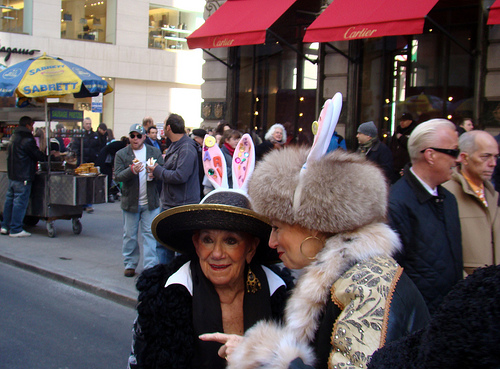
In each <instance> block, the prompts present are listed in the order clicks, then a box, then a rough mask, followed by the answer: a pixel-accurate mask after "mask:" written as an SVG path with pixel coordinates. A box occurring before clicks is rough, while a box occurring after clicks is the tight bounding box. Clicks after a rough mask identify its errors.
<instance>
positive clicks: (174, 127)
mask: <svg viewBox="0 0 500 369" xmlns="http://www.w3.org/2000/svg"><path fill="white" fill-rule="evenodd" d="M164 131H165V135H166V136H167V138H169V139H170V140H171V141H172V144H171V145H170V146H169V147H168V149H167V151H166V152H165V164H164V165H163V166H161V165H158V164H156V165H154V166H152V167H150V168H149V169H150V170H152V171H153V174H154V176H155V178H158V179H160V180H161V181H162V182H163V188H162V191H161V207H162V211H164V210H167V209H170V208H173V207H174V206H180V205H188V204H198V203H199V202H200V200H201V199H200V181H199V174H198V150H197V144H196V142H194V140H192V139H191V138H189V137H188V135H187V134H186V128H185V125H184V119H183V118H182V117H181V116H180V115H177V114H170V115H169V117H168V118H167V119H166V120H165V125H164ZM157 252H158V257H159V258H160V263H161V264H168V263H169V262H170V261H171V260H172V259H173V257H174V256H175V254H174V252H173V251H171V250H167V249H166V248H165V247H163V245H161V244H159V243H158V244H157Z"/></svg>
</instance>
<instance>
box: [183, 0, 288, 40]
mask: <svg viewBox="0 0 500 369" xmlns="http://www.w3.org/2000/svg"><path fill="white" fill-rule="evenodd" d="M295 1H296V0H227V1H226V2H225V3H224V4H223V5H222V6H221V7H220V8H219V9H218V10H217V11H216V12H215V13H214V14H212V15H211V16H210V17H209V18H208V19H207V20H206V22H205V23H204V24H203V25H202V26H201V27H200V28H198V29H197V30H196V31H194V32H193V33H192V34H191V35H190V36H188V37H187V43H188V46H189V48H190V49H196V48H202V49H211V48H214V47H230V46H241V45H257V44H263V43H264V42H265V40H266V32H267V29H268V28H269V27H271V26H272V25H273V23H274V22H276V20H278V18H279V17H280V16H281V15H282V14H283V13H285V12H286V11H287V10H288V9H289V8H290V7H291V6H292V5H293V3H295Z"/></svg>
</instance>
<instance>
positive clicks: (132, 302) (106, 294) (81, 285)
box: [0, 255, 137, 309]
mask: <svg viewBox="0 0 500 369" xmlns="http://www.w3.org/2000/svg"><path fill="white" fill-rule="evenodd" d="M0 262H2V263H5V264H9V265H12V266H15V267H18V268H21V269H24V270H27V271H29V272H32V273H36V274H39V275H42V276H44V277H47V278H50V279H53V280H55V281H58V282H61V283H64V284H66V285H68V286H71V287H75V288H78V289H80V290H82V291H85V292H89V293H92V294H94V295H97V296H99V297H103V298H105V299H108V300H111V301H114V302H116V303H118V304H121V305H124V306H127V307H131V308H134V309H135V308H136V306H137V300H136V299H134V298H131V297H128V296H124V295H121V294H119V293H116V292H113V291H109V290H105V289H103V288H101V287H97V286H94V285H92V284H90V283H85V282H82V281H79V280H76V279H74V278H70V277H67V276H64V275H62V274H58V273H55V272H52V271H50V270H46V269H42V268H39V267H36V266H34V265H30V264H27V263H23V262H21V261H19V260H15V259H11V258H8V257H6V256H3V255H0Z"/></svg>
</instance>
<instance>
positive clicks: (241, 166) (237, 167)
mask: <svg viewBox="0 0 500 369" xmlns="http://www.w3.org/2000/svg"><path fill="white" fill-rule="evenodd" d="M254 168H255V145H254V143H253V140H252V137H251V136H250V135H249V134H248V133H245V134H244V135H243V137H241V139H240V141H239V142H238V144H237V145H236V148H235V149H234V154H233V164H232V170H233V189H235V190H242V191H244V192H247V188H248V182H249V180H250V177H251V176H252V173H253V170H254Z"/></svg>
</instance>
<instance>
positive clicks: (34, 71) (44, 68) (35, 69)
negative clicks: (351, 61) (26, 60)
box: [28, 64, 65, 76]
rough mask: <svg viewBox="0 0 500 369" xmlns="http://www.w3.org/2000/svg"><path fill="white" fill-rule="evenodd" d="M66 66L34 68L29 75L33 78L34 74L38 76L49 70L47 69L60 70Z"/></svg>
mask: <svg viewBox="0 0 500 369" xmlns="http://www.w3.org/2000/svg"><path fill="white" fill-rule="evenodd" d="M64 67H65V65H63V64H59V65H47V66H45V67H40V68H34V69H30V70H29V71H28V74H29V75H30V76H32V75H33V74H37V73H38V72H41V71H42V70H47V69H58V68H64Z"/></svg>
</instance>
